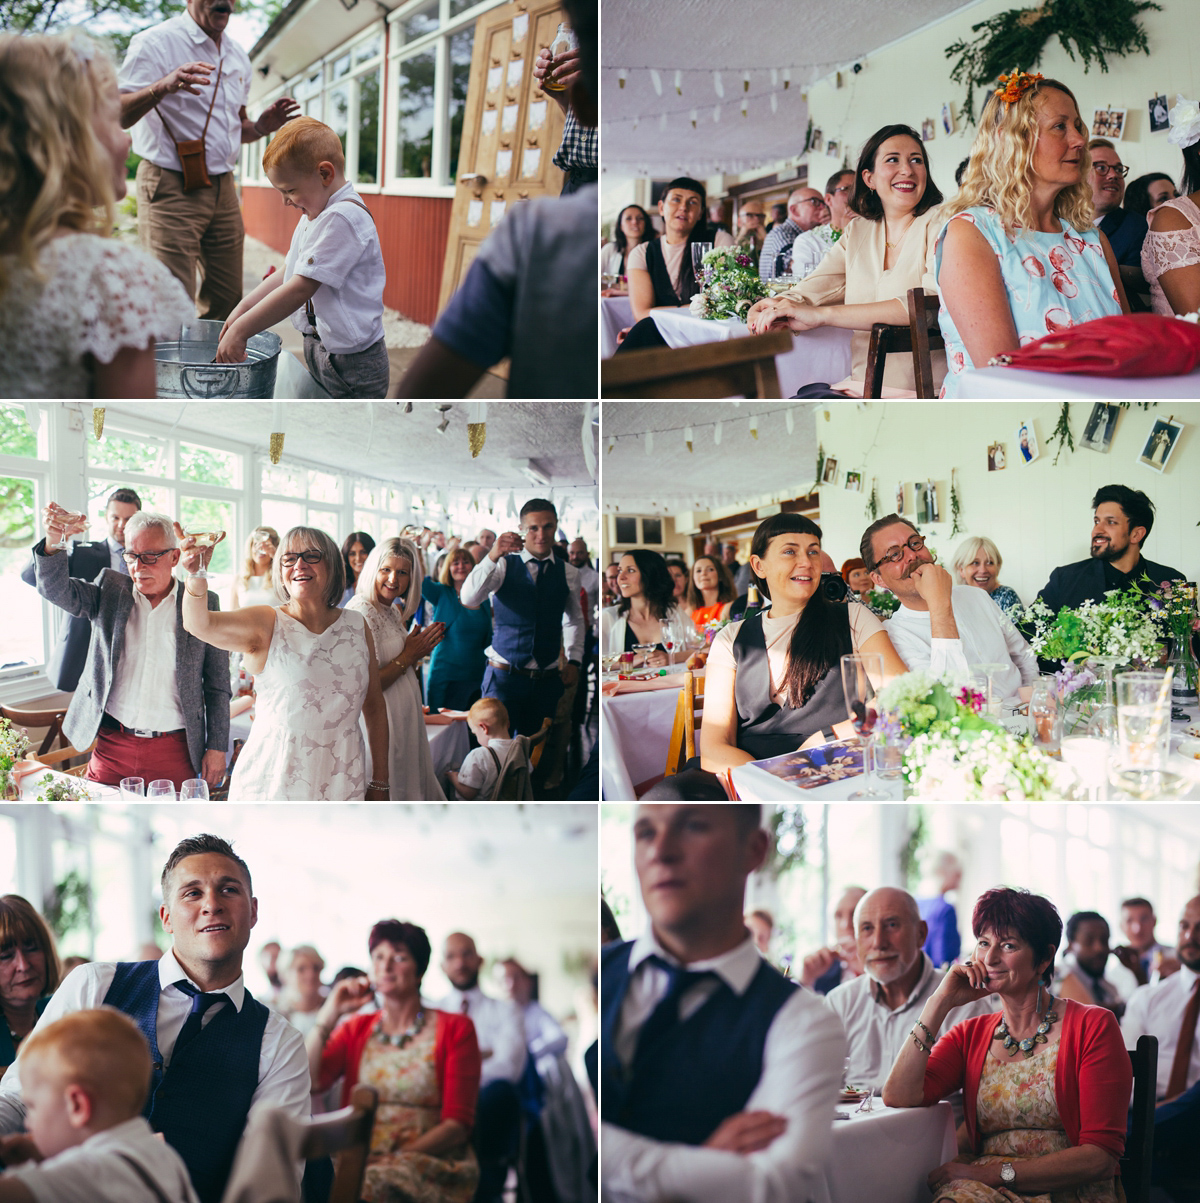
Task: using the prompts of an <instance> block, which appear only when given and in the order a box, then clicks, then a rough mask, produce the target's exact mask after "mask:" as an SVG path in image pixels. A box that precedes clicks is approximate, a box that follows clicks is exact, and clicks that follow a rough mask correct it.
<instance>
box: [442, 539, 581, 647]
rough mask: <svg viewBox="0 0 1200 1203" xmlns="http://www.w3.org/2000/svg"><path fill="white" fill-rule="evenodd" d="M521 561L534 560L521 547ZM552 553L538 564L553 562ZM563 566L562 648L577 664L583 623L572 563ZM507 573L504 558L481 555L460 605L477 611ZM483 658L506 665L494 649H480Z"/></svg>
mask: <svg viewBox="0 0 1200 1203" xmlns="http://www.w3.org/2000/svg"><path fill="white" fill-rule="evenodd" d="M520 554H521V559H522V560H523V561H524V562H525V563H526V564H528V563H529V561H530V560H536V559H537V557H536V556H535V555H533V554H532V553H531V552H529V551H526V550H525V548H523V547H522V548H521V553H520ZM553 561H554V553H553V552H551V553H550V555H548V556H546V557H544V558H543V559H542V560H541V561H539V562H540V563H542V564H546V563H553ZM562 565H563V567H564V568H565V569H566V572H567V607H566V609H565V610H564V611H563V620H562V625H563V644H564V646H565V647H566V652H567V659H568V660H574V661H575V662H576V663H579V662H580V661H581V660H582V659H583V635H584V631H585V630H586V629H587V624H586V623H585V622H584V620H583V611H582V610H581V609H580V607H579V573H578V572H576V570H575V565H574V564H569V563H567V561H566V560H564V561H563V562H562ZM525 571H526V572H528V573H529V579H530V580H531V581H533V583H534V584H535V585H536V584H537V578H536V577H535V576H534V575H533V574H534V572H535V571H540V569H531V568H526V569H525ZM507 572H508V557H507V556H501V557H500V558H499V559H498V560H493V559H492V557H491V556H484V557H483V559H482V560H480V561H479V563H478V564H476V565H475V567H474V568H473V569H472V570H471V575H470V576H469V577H467V579H466V580H465V581H463V587H462V592H461V593H460V594H459V600H460V601H461V602H462V604H463V605H464V606H469V607H471V608H477V607H479V606H481V605H483V603H484V602H485V601H487V599H488V598H489V597H491V595H492V594H493V593H495V592H496V590H497V589H499V588H500V586H501V585H503V584H504V577H505V575H506V574H507ZM498 621H499V619H498V618H497V617H496V612H495V610H493V611H492V622H493V623H496V622H498ZM484 655H485V656H487V657H488V658H489V659H492V660H499V661H500V662H501V663H502V664H507V663H508V661H507V660H505V659H504V657H503V656H498V655H497V654H496V649H495V648H494V647H491V646H489V647H487V648H486V649H485V650H484ZM520 667H522V668H543V669H544V668H552V667H553V665H549V664H539V663H538V662H537V661H536V660H534V659H532V658H531V659H530V660H529V661H528V662H527V663H526V664H523V665H521V666H520Z"/></svg>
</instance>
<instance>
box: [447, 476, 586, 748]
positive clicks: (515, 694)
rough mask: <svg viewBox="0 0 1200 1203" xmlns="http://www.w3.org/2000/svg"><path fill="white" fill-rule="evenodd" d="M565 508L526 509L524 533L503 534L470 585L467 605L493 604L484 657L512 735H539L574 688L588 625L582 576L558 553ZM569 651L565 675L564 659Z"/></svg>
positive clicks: (490, 686) (488, 682) (487, 679)
mask: <svg viewBox="0 0 1200 1203" xmlns="http://www.w3.org/2000/svg"><path fill="white" fill-rule="evenodd" d="M557 529H558V511H557V510H556V509H555V508H554V503H553V502H551V501H547V500H546V499H545V498H544V497H534V498H532V499H531V500H529V501H527V502H526V503H525V504H524V505H523V506H522V507H521V530H520V532H517V531H506V532H505V533H504V534H502V535H500V536H499V537H498V538H497V539H496V542H495V543H494V544H492V549H491V551H489V552H488V554H487V555H486V556H484V557H483V559H482V560H480V561H479V563H478V564H476V565H475V569H474V571H473V572H472V573H471V575H470V576H469V577H467V579H466V580H465V581H464V582H463V587H462V594H461V595H460V596H461V599H462V604H463V605H464V606H468V607H470V608H476V607H478V606H481V605H482V604H483V603H484V602H485V601H486V600H487V598H488V597H489V596H490V597H491V599H492V642H491V646H490V647H488V649H487V651H486V652H485V655H486V656H487V662H488V666H487V671H486V672H485V673H484V674H483V696H484V697H485V698H499V699H500V701H502V702H503V703H504V705H505V708H506V709H507V710H508V716H509V718H510V719H511V720H512V731H513V733H514V734H515V733H520V734H521V735H535V734H536V733H537V731H538V729H539V728H540V727H541V725H542V721H543V719H547V718H553V717H554V710H555V707H556V706H557V705H558V699H559V698H560V697H561V696H562V692H563V689H564V688H566V687H568V686H570V685H572V684H574V682H575V679H576V677H577V675H578V673H579V666H580V664H581V663H582V658H583V635H584V630H585V629H586V624H585V623H584V621H583V613H582V611H581V609H580V605H579V588H580V585H579V573H578V572H577V571H576V570H575V567H574V566H573V565H572V564H569V563H568V562H567V561H566V560H560V559H558V558H557V557H556V556H555V555H554V532H555V531H556V530H557ZM564 647H565V650H566V659H567V664H566V667H564V668H563V669H562V670H561V672H560V671H559V667H558V654H559V650H560V649H561V648H564Z"/></svg>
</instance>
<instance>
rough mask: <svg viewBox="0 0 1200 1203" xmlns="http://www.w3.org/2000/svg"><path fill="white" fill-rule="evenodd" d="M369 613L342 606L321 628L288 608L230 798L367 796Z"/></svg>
mask: <svg viewBox="0 0 1200 1203" xmlns="http://www.w3.org/2000/svg"><path fill="white" fill-rule="evenodd" d="M368 655H369V653H368V650H367V635H366V626H365V624H364V623H363V620H362V616H361V615H359V614H351V613H350V612H348V611H346V610H343V611H342V612H341V613H340V614H339V615H338V617H337V620H336V621H335V622H334V623H333V624H332V625H330V626H329V627H327V628H326V629H325V630H324V631H323V632H321V634H319V635H315V634H313V632H312V631H310V630H309V629H308V628H307V627H306V626H305V625H304V624H303V623H301V622H298V621H297V620H296V619H294V618H293V617H292V616H291V615H290V614H288V613H287V612H286V611H284V610H282V609H277V610H276V611H275V630H274V632H273V634H272V635H271V646H270V648H269V649H268V651H267V663H266V665H265V667H264V668H263V670H262V672H260V673H257V674H256V675H255V678H254V688H255V690H256V692H257V694H258V698H257V701H256V704H255V719H254V725H253V727H251V729H250V738H249V739H248V740H247V741H246V746H245V748H243V749H242V754H241V756H240V757H239V758H238V762H237V767H236V768H235V769H234V770H233V780H232V782H230V786H229V800H230V801H231V802H233V801H238V802H311V801H322V802H361V801H362V800H363V798H364V797H365V795H366V792H367V777H366V756H365V750H364V745H363V737H362V732H361V731H360V730H359V726H358V720H359V716H360V715H361V714H362V705H363V700H364V699H365V698H366V696H367V683H368V681H369V679H370V669H369V660H368Z"/></svg>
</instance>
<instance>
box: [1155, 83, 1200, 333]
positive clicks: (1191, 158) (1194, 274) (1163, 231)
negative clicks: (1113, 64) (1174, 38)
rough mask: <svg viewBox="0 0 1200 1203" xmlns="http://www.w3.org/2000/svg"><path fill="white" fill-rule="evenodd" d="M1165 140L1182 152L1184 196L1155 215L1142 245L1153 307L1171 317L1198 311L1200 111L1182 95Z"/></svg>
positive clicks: (1199, 304) (1199, 282)
mask: <svg viewBox="0 0 1200 1203" xmlns="http://www.w3.org/2000/svg"><path fill="white" fill-rule="evenodd" d="M1168 119H1169V121H1170V123H1171V130H1170V132H1169V133H1168V134H1167V140H1168V141H1169V142H1171V143H1173V144H1174V145H1175V146H1178V147H1179V148H1180V149H1181V150H1182V151H1183V180H1182V184H1183V195H1182V196H1179V197H1177V198H1176V199H1175V200H1169V201H1167V202H1166V204H1164V205H1163V206H1162V208H1160V209H1159V210H1158V212H1157V213H1155V214H1154V218H1153V219H1152V220H1151V222H1150V229H1149V231H1148V232H1147V234H1146V241H1145V242H1143V243H1142V274H1143V275H1144V276H1145V277H1146V279H1147V280H1149V281H1150V307H1151V309H1153V310H1154V312H1155V313H1161V314H1163V315H1164V316H1165V317H1170V316H1171V315H1172V314H1173V313H1195V312H1196V310H1197V309H1200V110H1198V109H1197V106H1196V105H1195V104H1194V103H1191V102H1188V101H1185V100H1184V99H1183V97H1182V96H1180V97H1179V98H1178V100H1177V102H1176V104H1175V107H1174V108H1172V109H1171V111H1170V113H1169V114H1168Z"/></svg>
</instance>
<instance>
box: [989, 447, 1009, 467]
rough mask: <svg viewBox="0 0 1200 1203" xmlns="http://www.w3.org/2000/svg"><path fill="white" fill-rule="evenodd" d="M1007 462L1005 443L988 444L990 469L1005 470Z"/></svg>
mask: <svg viewBox="0 0 1200 1203" xmlns="http://www.w3.org/2000/svg"><path fill="white" fill-rule="evenodd" d="M1004 464H1005V456H1004V444H1003V443H989V444H988V471H989V472H1003V471H1004Z"/></svg>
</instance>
